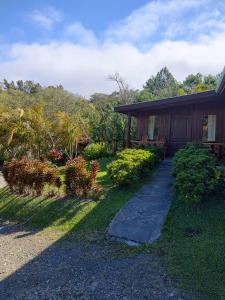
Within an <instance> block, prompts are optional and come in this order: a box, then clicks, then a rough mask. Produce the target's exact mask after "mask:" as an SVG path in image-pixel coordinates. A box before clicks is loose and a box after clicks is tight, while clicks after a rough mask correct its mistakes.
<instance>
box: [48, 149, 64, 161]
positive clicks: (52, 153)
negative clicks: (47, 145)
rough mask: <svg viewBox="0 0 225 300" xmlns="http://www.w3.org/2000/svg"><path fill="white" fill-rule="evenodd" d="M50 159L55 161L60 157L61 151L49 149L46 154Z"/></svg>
mask: <svg viewBox="0 0 225 300" xmlns="http://www.w3.org/2000/svg"><path fill="white" fill-rule="evenodd" d="M48 156H49V158H50V160H51V161H53V162H56V161H58V160H60V159H61V158H62V155H61V152H60V151H59V150H58V149H55V148H54V149H51V150H50V151H49V154H48Z"/></svg>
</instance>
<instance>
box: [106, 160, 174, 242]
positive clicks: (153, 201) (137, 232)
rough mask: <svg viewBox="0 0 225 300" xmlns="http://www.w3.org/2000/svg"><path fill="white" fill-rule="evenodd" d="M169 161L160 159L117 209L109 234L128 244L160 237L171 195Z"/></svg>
mask: <svg viewBox="0 0 225 300" xmlns="http://www.w3.org/2000/svg"><path fill="white" fill-rule="evenodd" d="M171 167H172V161H171V160H169V159H167V160H164V161H163V162H162V163H161V165H160V166H159V168H158V169H157V170H156V172H155V173H154V174H153V175H152V176H151V178H150V179H149V181H148V182H147V183H145V184H144V185H143V187H142V188H141V189H140V190H139V191H138V192H136V193H135V194H134V196H133V197H132V198H131V199H130V200H129V201H128V202H127V203H126V204H125V206H124V207H122V209H121V210H120V211H119V212H118V213H117V215H116V216H115V217H114V219H113V220H112V222H111V224H110V225H109V228H108V236H109V238H113V239H117V240H122V241H124V242H127V243H128V244H130V245H132V244H134V245H135V244H149V243H152V242H153V241H155V240H157V239H158V238H159V237H160V234H161V230H162V226H163V223H164V219H165V217H166V215H167V213H168V210H169V207H170V204H171V201H172V198H173V192H172V175H171Z"/></svg>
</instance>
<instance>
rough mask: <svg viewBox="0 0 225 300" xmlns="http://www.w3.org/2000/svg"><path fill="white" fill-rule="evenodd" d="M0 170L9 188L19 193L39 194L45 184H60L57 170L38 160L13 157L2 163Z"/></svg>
mask: <svg viewBox="0 0 225 300" xmlns="http://www.w3.org/2000/svg"><path fill="white" fill-rule="evenodd" d="M2 172H3V176H4V178H5V180H6V182H7V184H8V185H9V187H10V189H11V190H12V191H15V192H19V193H20V194H24V193H33V192H35V193H36V194H37V195H41V194H42V193H43V190H44V186H45V185H46V184H49V185H53V186H56V187H58V188H59V187H60V186H61V179H60V176H59V172H58V170H57V169H56V168H52V167H49V166H48V165H47V164H45V163H43V162H41V161H39V160H29V159H27V158H23V159H21V160H17V159H13V160H11V161H10V162H7V163H5V164H4V166H3V169H2Z"/></svg>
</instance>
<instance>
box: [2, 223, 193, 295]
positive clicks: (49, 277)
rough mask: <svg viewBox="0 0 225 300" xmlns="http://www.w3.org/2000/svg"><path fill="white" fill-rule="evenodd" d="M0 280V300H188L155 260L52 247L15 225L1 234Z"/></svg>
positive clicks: (98, 245) (98, 248)
mask: <svg viewBox="0 0 225 300" xmlns="http://www.w3.org/2000/svg"><path fill="white" fill-rule="evenodd" d="M0 226H1V225H0ZM0 279H1V283H0V299H1V300H3V299H4V300H6V299H32V300H35V299H38V300H40V299H46V300H47V299H66V300H69V299H81V300H82V299H83V300H84V299H85V300H88V299H96V300H101V299H110V300H114V299H121V300H126V299H127V300H132V299H135V300H137V299H164V300H165V299H176V300H177V299H191V298H190V297H188V296H187V295H184V294H183V293H182V292H181V291H179V290H178V289H176V288H175V287H174V286H173V284H172V282H171V281H170V279H169V278H168V277H167V275H166V274H165V271H164V269H163V267H162V265H161V262H160V259H159V257H158V256H157V255H156V254H136V255H128V254H127V252H124V250H121V247H119V246H118V244H115V243H113V242H108V241H105V240H104V239H92V240H91V239H90V238H89V241H85V242H84V241H82V242H81V241H79V242H78V241H75V242H71V241H68V240H65V239H64V240H60V241H56V240H55V239H52V238H50V237H49V236H48V235H47V234H46V233H45V234H43V233H41V234H40V233H39V232H37V231H36V232H35V231H26V230H24V229H22V228H19V227H18V226H15V225H7V226H3V227H1V229H0Z"/></svg>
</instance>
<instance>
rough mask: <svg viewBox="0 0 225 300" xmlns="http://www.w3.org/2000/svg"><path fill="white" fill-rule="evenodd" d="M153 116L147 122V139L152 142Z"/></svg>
mask: <svg viewBox="0 0 225 300" xmlns="http://www.w3.org/2000/svg"><path fill="white" fill-rule="evenodd" d="M154 131H155V116H150V117H149V120H148V138H149V139H150V140H154Z"/></svg>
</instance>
